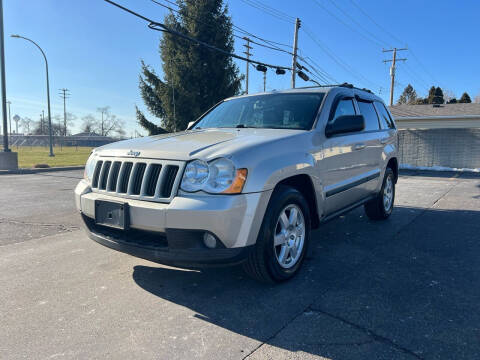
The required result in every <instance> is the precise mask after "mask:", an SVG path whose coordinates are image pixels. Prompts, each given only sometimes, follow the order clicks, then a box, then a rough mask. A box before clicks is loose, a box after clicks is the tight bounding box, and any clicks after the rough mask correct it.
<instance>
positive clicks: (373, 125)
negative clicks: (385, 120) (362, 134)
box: [358, 101, 379, 131]
mask: <svg viewBox="0 0 480 360" xmlns="http://www.w3.org/2000/svg"><path fill="white" fill-rule="evenodd" d="M358 107H359V108H360V114H362V115H363V117H364V118H365V130H364V131H371V130H378V129H379V126H378V116H377V112H376V111H375V108H374V107H373V103H371V102H365V101H358Z"/></svg>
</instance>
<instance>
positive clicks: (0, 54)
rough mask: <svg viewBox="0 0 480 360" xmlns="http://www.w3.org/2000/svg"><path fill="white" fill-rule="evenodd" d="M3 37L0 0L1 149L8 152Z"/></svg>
mask: <svg viewBox="0 0 480 360" xmlns="http://www.w3.org/2000/svg"><path fill="white" fill-rule="evenodd" d="M4 40H5V39H4V38H3V0H0V57H1V61H2V65H1V70H0V71H1V76H2V119H3V151H4V152H10V149H9V148H8V124H7V86H6V81H5V41H4Z"/></svg>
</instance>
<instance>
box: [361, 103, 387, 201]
mask: <svg viewBox="0 0 480 360" xmlns="http://www.w3.org/2000/svg"><path fill="white" fill-rule="evenodd" d="M356 103H357V106H358V110H359V112H360V114H362V115H363V117H364V118H365V129H364V130H363V131H362V146H364V147H365V151H364V155H365V157H364V161H365V173H364V182H363V183H362V184H361V185H359V186H360V187H361V188H362V192H363V194H365V196H369V195H371V194H372V193H373V192H375V191H376V190H377V188H378V184H379V181H380V180H381V179H380V175H381V170H382V164H383V161H382V153H383V147H384V144H383V141H384V140H383V137H384V133H383V131H382V129H381V128H380V119H379V117H378V114H377V110H376V108H375V105H374V102H373V101H372V100H370V99H364V98H361V97H358V96H357V97H356Z"/></svg>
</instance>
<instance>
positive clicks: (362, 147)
mask: <svg viewBox="0 0 480 360" xmlns="http://www.w3.org/2000/svg"><path fill="white" fill-rule="evenodd" d="M366 146H367V145H365V144H355V146H354V147H353V149H354V150H362V149H365V147H366Z"/></svg>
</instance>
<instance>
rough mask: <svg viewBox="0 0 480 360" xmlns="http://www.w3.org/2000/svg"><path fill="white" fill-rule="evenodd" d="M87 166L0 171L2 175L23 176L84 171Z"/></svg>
mask: <svg viewBox="0 0 480 360" xmlns="http://www.w3.org/2000/svg"><path fill="white" fill-rule="evenodd" d="M83 169H85V166H64V167H52V168H45V169H16V170H0V175H14V174H16V175H21V174H36V173H43V172H57V171H71V170H83Z"/></svg>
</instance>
